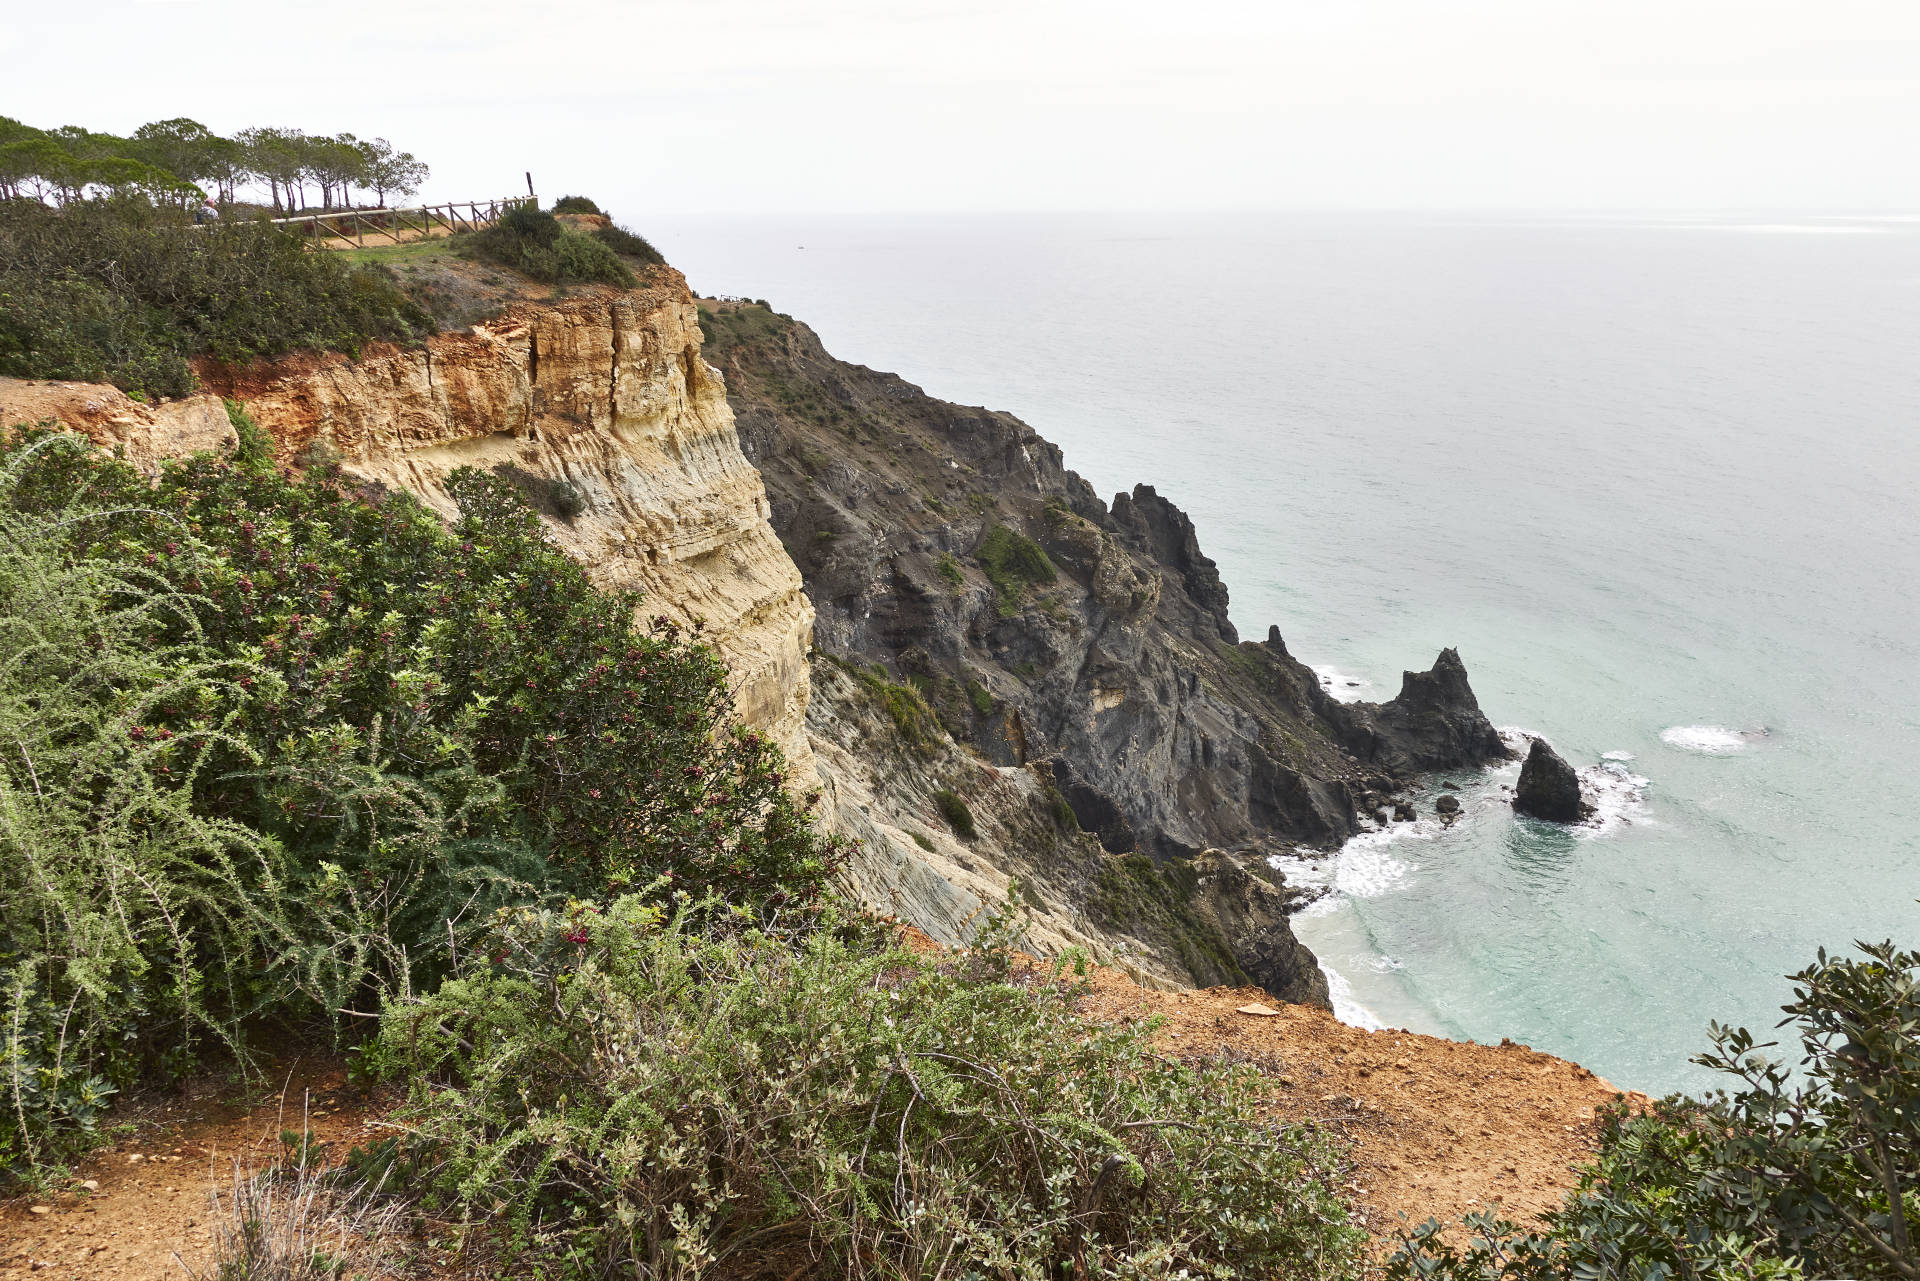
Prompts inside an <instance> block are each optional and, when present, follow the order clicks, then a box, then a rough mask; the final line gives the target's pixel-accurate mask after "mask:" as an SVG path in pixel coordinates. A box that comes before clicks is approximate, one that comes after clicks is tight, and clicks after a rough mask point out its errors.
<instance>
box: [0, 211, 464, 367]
mask: <svg viewBox="0 0 1920 1281" xmlns="http://www.w3.org/2000/svg"><path fill="white" fill-rule="evenodd" d="M433 328H434V325H433V320H432V318H431V317H430V316H429V315H428V314H427V313H426V312H425V311H424V310H423V309H421V308H420V307H419V306H418V305H417V304H415V303H414V302H413V301H412V300H411V299H409V298H408V297H407V296H406V295H405V293H403V292H402V291H401V289H400V288H399V287H398V286H397V285H395V284H394V283H393V282H392V281H391V280H390V279H388V278H387V277H386V276H385V275H383V274H381V273H380V272H378V271H376V270H375V269H373V268H370V267H355V266H351V265H349V264H348V263H347V262H346V261H344V260H343V259H342V258H340V257H339V256H338V255H334V254H326V253H314V252H311V251H309V250H308V249H307V248H305V247H304V245H303V244H302V242H301V241H300V239H299V237H297V236H295V235H292V234H290V233H288V232H284V231H281V230H279V229H277V228H275V227H272V226H270V225H268V224H265V223H251V222H234V223H223V224H220V225H217V226H213V227H201V228H194V227H191V226H185V225H181V224H179V223H176V222H173V221H169V220H168V219H167V218H165V217H164V216H162V215H161V214H160V213H158V212H156V211H155V210H154V209H152V208H151V207H148V206H144V205H138V204H131V203H126V202H119V203H109V202H81V203H75V204H69V205H68V206H66V207H65V208H63V209H50V208H47V207H45V206H43V205H41V204H39V203H38V202H36V201H31V200H10V201H0V374H5V375H9V376H12V377H16V378H72V379H79V380H89V381H100V380H105V381H108V382H111V383H113V384H114V385H115V386H118V387H120V388H122V389H124V390H127V391H130V392H131V391H137V392H141V393H143V394H145V395H149V396H152V395H167V396H179V395H184V394H186V393H187V392H189V391H191V390H192V388H193V375H192V371H191V369H190V367H189V365H188V361H189V359H190V358H191V357H194V356H199V355H207V356H212V357H213V358H215V359H217V360H221V361H227V362H237V361H245V360H250V359H253V358H255V357H263V356H264V357H272V356H278V355H281V354H283V353H285V352H288V351H293V350H297V349H320V350H330V351H345V352H348V353H358V351H359V350H360V348H361V346H362V345H364V344H365V343H367V342H369V341H371V340H373V339H376V338H378V339H389V340H393V341H407V340H410V339H414V338H418V337H421V336H423V335H425V334H429V333H432V332H433Z"/></svg>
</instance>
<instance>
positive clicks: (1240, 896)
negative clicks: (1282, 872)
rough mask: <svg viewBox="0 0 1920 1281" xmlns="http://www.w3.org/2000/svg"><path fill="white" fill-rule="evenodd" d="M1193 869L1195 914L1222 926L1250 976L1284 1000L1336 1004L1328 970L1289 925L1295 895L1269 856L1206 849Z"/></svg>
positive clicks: (1221, 930) (1308, 1003) (1230, 944)
mask: <svg viewBox="0 0 1920 1281" xmlns="http://www.w3.org/2000/svg"><path fill="white" fill-rule="evenodd" d="M1193 870H1194V872H1195V874H1196V876H1197V878H1198V883H1197V885H1196V888H1195V893H1194V896H1193V905H1194V911H1195V913H1196V915H1198V916H1199V917H1201V919H1203V920H1205V921H1207V922H1209V923H1210V924H1212V925H1213V926H1214V927H1215V928H1216V929H1217V930H1218V931H1219V933H1220V935H1221V937H1222V938H1224V939H1225V940H1226V941H1227V945H1228V946H1229V947H1231V948H1232V949H1233V955H1234V959H1235V960H1236V961H1238V962H1239V965H1240V968H1241V969H1243V970H1245V971H1246V973H1247V977H1249V978H1251V979H1252V980H1253V981H1254V982H1255V983H1258V984H1259V985H1260V986H1261V987H1263V988H1265V989H1266V990H1267V991H1269V992H1271V993H1273V994H1274V995H1275V996H1277V997H1279V998H1280V999H1281V1000H1284V1001H1293V1002H1296V1003H1298V1004H1301V1005H1318V1006H1322V1007H1326V1008H1331V1002H1330V998H1329V996H1328V994H1327V976H1326V974H1325V973H1324V972H1323V971H1322V970H1321V969H1320V963H1319V961H1317V960H1316V959H1314V955H1313V953H1312V952H1311V951H1309V950H1308V949H1307V947H1306V945H1305V944H1303V943H1301V942H1300V941H1299V940H1298V939H1296V938H1295V937H1294V936H1293V931H1292V929H1291V928H1289V927H1288V925H1287V914H1288V913H1289V912H1290V911H1291V910H1292V908H1293V897H1294V896H1293V894H1292V893H1291V892H1289V891H1288V890H1287V889H1286V888H1285V883H1284V882H1283V881H1282V880H1281V879H1280V878H1279V877H1278V876H1276V875H1274V873H1273V872H1272V871H1271V870H1270V869H1268V868H1267V866H1266V865H1265V863H1264V861H1260V860H1252V859H1239V858H1236V857H1234V856H1233V855H1231V854H1228V853H1225V852H1223V851H1221V850H1204V851H1202V852H1201V853H1200V855H1199V856H1198V857H1197V858H1195V859H1194V860H1193Z"/></svg>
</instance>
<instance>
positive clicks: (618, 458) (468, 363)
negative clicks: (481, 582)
mask: <svg viewBox="0 0 1920 1281" xmlns="http://www.w3.org/2000/svg"><path fill="white" fill-rule="evenodd" d="M202 377H203V380H204V381H205V382H206V384H207V385H208V387H209V389H210V390H211V391H212V392H213V393H215V395H203V396H196V397H193V398H191V399H189V400H186V401H179V402H174V403H172V404H166V405H159V406H154V407H147V406H143V405H137V404H135V403H133V402H131V401H129V400H128V399H127V398H126V397H125V396H123V395H121V394H120V393H119V392H117V391H115V390H114V389H112V388H110V387H97V386H83V385H76V384H53V383H40V384H28V383H18V382H10V381H9V382H5V385H0V419H4V420H5V421H6V422H9V423H14V422H36V421H41V420H43V419H48V418H52V419H56V420H59V421H63V422H67V423H69V424H70V425H72V426H75V427H78V428H80V429H82V430H86V431H87V432H89V434H90V435H92V436H93V438H94V439H96V440H99V441H101V443H103V444H118V445H121V446H123V447H125V448H126V449H127V452H128V454H129V456H130V457H131V458H132V459H133V461H135V462H136V463H137V464H140V465H145V466H151V465H152V464H153V463H154V462H155V461H156V460H157V459H158V458H161V457H165V456H169V455H177V454H184V453H187V452H191V451H192V450H194V449H204V448H218V447H220V446H221V445H222V444H224V443H225V441H226V440H227V439H228V438H229V431H228V428H227V419H226V415H225V412H224V410H223V409H222V407H221V405H220V403H219V401H218V400H217V399H216V398H215V396H217V395H224V396H231V397H235V398H237V399H240V400H242V401H244V402H245V403H246V405H247V408H248V411H249V412H250V413H251V414H252V415H253V417H254V418H255V420H256V421H258V422H259V423H260V425H261V426H262V427H264V428H265V429H266V430H267V431H269V432H270V433H271V434H272V435H273V437H274V440H275V443H276V446H277V448H278V450H279V452H280V455H281V457H282V458H283V459H284V460H286V461H289V462H292V461H295V460H297V459H299V458H300V457H302V456H303V454H305V453H306V451H308V450H309V449H310V448H311V447H312V446H313V445H314V444H315V443H316V442H318V443H322V444H324V445H327V446H330V447H331V448H333V449H334V450H337V451H338V453H339V455H340V462H341V464H342V466H343V467H344V468H345V470H346V471H347V472H348V473H350V474H351V475H353V476H356V477H359V478H361V479H363V480H366V481H370V482H375V483H378V484H382V485H385V486H388V487H391V488H395V489H404V490H407V491H409V492H411V493H413V494H416V495H418V496H419V497H420V498H421V499H422V500H424V501H425V502H427V503H428V504H429V505H431V506H433V507H434V508H436V509H437V510H440V511H442V512H445V513H449V514H450V513H451V512H452V511H453V504H452V501H451V500H450V499H449V498H448V497H447V493H446V488H445V484H446V479H447V476H448V474H449V473H451V472H452V471H453V470H454V469H455V468H458V467H461V466H476V467H481V468H485V469H498V470H503V471H505V472H506V474H508V475H511V476H514V477H515V478H517V479H518V480H520V481H521V482H522V483H523V485H524V486H525V487H526V488H527V489H528V492H529V493H530V494H531V495H533V496H534V497H536V499H537V498H538V497H539V496H541V495H543V494H549V493H551V483H552V482H557V481H564V482H566V483H568V484H570V485H571V486H573V488H574V490H575V491H577V493H578V494H579V496H580V497H581V498H582V499H583V500H584V506H583V507H582V509H581V510H580V511H579V512H578V513H577V514H576V515H573V516H571V517H566V516H562V515H560V514H559V513H558V512H557V511H551V510H550V511H549V512H548V513H547V515H548V524H549V527H550V528H551V530H552V533H553V536H554V538H555V539H556V540H557V541H558V542H559V543H560V545H561V546H562V547H564V548H565V549H566V551H567V552H568V553H569V554H571V555H572V556H574V557H575V558H576V559H577V560H579V561H580V562H581V563H582V564H583V565H585V566H586V567H587V569H588V571H589V572H590V573H591V574H592V576H593V577H594V579H595V580H596V581H598V582H600V583H602V584H605V585H608V586H617V587H623V588H632V589H638V590H640V591H643V592H645V593H646V598H647V599H646V603H645V605H644V606H643V608H644V609H646V610H647V611H649V612H658V613H663V614H666V615H668V616H669V617H672V618H674V619H676V620H677V621H680V622H684V623H692V622H694V621H696V620H700V621H703V622H704V625H705V632H706V635H707V637H708V638H709V639H710V640H711V641H712V643H713V644H714V645H715V647H716V648H717V649H718V650H719V652H720V654H721V655H722V657H724V658H725V659H726V661H727V664H728V667H729V668H730V670H731V671H732V673H733V678H734V687H735V698H736V706H737V708H738V711H739V713H740V715H741V716H742V717H743V718H744V719H745V720H746V721H747V722H749V723H750V724H754V725H756V726H760V727H763V728H765V729H767V730H768V731H769V732H770V733H772V734H773V735H775V737H776V738H777V739H778V741H779V742H780V743H781V745H782V746H783V747H784V748H785V750H786V752H787V754H788V756H789V757H790V759H791V760H792V762H793V766H794V769H793V774H794V776H795V777H796V778H797V779H801V780H808V779H811V778H812V776H813V772H814V771H813V761H812V754H811V751H810V749H809V748H808V745H807V739H806V735H805V732H804V728H803V726H804V722H805V717H806V707H807V683H808V668H807V649H808V644H809V641H810V638H811V636H812V631H813V607H812V605H811V604H810V603H809V602H808V600H807V597H806V595H805V594H804V592H803V591H802V590H801V580H800V574H799V571H798V570H797V569H795V568H794V564H793V561H792V560H791V559H789V558H788V556H787V554H786V552H785V550H784V549H783V548H782V547H781V545H780V542H779V540H778V539H777V538H776V537H775V536H774V533H773V530H772V527H771V526H770V525H769V524H768V519H767V518H768V512H769V509H768V505H767V497H766V490H765V488H764V487H763V486H762V484H761V482H760V476H759V473H758V472H756V471H755V470H754V469H753V467H752V466H751V465H750V464H749V463H748V462H747V460H746V458H745V457H744V456H743V455H742V454H741V452H740V444H739V440H738V438H737V437H736V436H735V434H734V425H733V413H732V411H731V410H730V409H729V408H728V405H727V399H726V391H725V388H724V386H723V385H722V383H721V379H720V376H719V374H718V373H717V372H716V371H715V370H714V369H713V368H712V367H711V366H709V365H708V364H707V363H706V362H705V361H703V360H702V359H701V358H700V327H699V323H698V316H697V313H696V312H695V310H694V304H693V299H692V296H691V294H690V293H689V292H688V291H687V288H686V283H685V281H684V280H682V279H681V277H680V276H679V274H678V273H676V272H660V273H656V274H655V275H654V276H653V277H652V278H651V280H650V282H649V285H648V287H646V288H643V289H637V290H630V291H625V292H616V291H612V290H595V291H592V292H591V293H590V294H587V295H583V296H580V297H576V298H572V299H567V300H564V301H559V302H554V303H546V304H533V303H520V304H516V305H514V306H512V307H510V308H509V309H508V310H507V311H506V313H505V314H504V315H503V316H501V317H500V318H499V319H496V320H492V321H489V322H486V323H484V324H481V325H476V326H474V327H473V328H472V329H470V330H466V331H462V332H459V333H451V334H442V335H439V336H438V337H435V338H434V339H432V340H431V341H430V342H429V343H428V344H427V345H426V346H425V347H424V348H420V349H415V350H401V349H398V348H393V347H382V346H376V347H371V348H369V349H368V350H366V351H363V352H362V353H361V357H360V359H359V360H349V359H348V358H346V357H345V356H339V355H306V356H301V357H297V358H290V359H287V360H282V361H278V362H274V363H272V364H266V365H259V366H255V367H253V368H250V369H246V370H240V371H229V370H220V369H212V368H210V369H206V370H203V371H202Z"/></svg>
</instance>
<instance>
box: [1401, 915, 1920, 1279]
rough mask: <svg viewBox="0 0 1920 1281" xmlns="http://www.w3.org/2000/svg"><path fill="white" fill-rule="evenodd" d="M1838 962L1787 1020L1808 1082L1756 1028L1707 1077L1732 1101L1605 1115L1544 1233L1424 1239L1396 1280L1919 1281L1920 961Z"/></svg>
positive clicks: (1716, 1058) (1814, 968)
mask: <svg viewBox="0 0 1920 1281" xmlns="http://www.w3.org/2000/svg"><path fill="white" fill-rule="evenodd" d="M1861 952H1862V956H1861V957H1859V958H1842V957H1830V956H1828V955H1827V954H1826V953H1825V952H1824V951H1823V952H1821V953H1820V956H1819V958H1818V960H1817V961H1816V962H1815V963H1814V964H1813V965H1811V966H1809V967H1808V968H1807V969H1805V970H1802V971H1801V972H1800V973H1798V974H1796V975H1794V976H1793V982H1794V984H1795V988H1794V999H1793V1000H1792V1001H1791V1002H1789V1003H1788V1004H1787V1005H1786V1006H1784V1007H1783V1009H1784V1011H1785V1013H1786V1015H1787V1018H1786V1019H1785V1020H1784V1021H1783V1025H1785V1024H1792V1025H1793V1026H1794V1027H1795V1029H1796V1031H1797V1033H1798V1036H1799V1041H1800V1051H1801V1053H1800V1072H1799V1074H1798V1075H1797V1076H1795V1075H1791V1074H1789V1072H1788V1070H1787V1068H1786V1067H1785V1066H1784V1065H1783V1064H1781V1063H1779V1062H1776V1061H1774V1060H1771V1059H1769V1058H1768V1057H1767V1056H1766V1055H1765V1054H1764V1053H1762V1051H1763V1050H1765V1049H1766V1048H1768V1047H1767V1046H1765V1045H1760V1044H1757V1043H1756V1042H1755V1040H1754V1038H1753V1036H1752V1034H1751V1033H1749V1032H1748V1031H1747V1030H1746V1029H1745V1028H1727V1027H1722V1026H1719V1025H1717V1024H1716V1025H1714V1026H1713V1028H1712V1033H1711V1035H1712V1040H1713V1049H1712V1050H1710V1051H1709V1052H1707V1053H1705V1054H1702V1055H1699V1056H1698V1057H1696V1058H1695V1059H1694V1062H1696V1063H1699V1064H1701V1065H1703V1066H1705V1067H1710V1068H1713V1069H1715V1070H1716V1071H1719V1072H1722V1073H1725V1074H1726V1075H1727V1076H1729V1077H1731V1078H1732V1079H1733V1081H1734V1082H1735V1083H1736V1084H1737V1088H1736V1089H1735V1090H1734V1091H1733V1092H1731V1093H1728V1092H1716V1093H1714V1094H1712V1095H1709V1096H1707V1097H1706V1098H1704V1099H1692V1098H1684V1097H1678V1096H1676V1097H1674V1098H1669V1099H1666V1100H1663V1101H1661V1102H1660V1103H1657V1104H1655V1105H1653V1107H1652V1108H1651V1109H1649V1110H1648V1111H1646V1112H1645V1113H1644V1114H1640V1115H1636V1114H1634V1113H1633V1112H1631V1111H1629V1110H1628V1109H1627V1108H1626V1107H1624V1106H1621V1107H1618V1108H1615V1109H1613V1110H1612V1111H1610V1112H1609V1113H1607V1114H1606V1115H1605V1116H1603V1117H1602V1128H1601V1135H1600V1144H1599V1156H1598V1157H1597V1158H1596V1160H1595V1161H1594V1162H1593V1163H1592V1164H1591V1165H1590V1166H1588V1167H1587V1168H1586V1169H1585V1170H1584V1171H1583V1172H1582V1174H1581V1178H1580V1183H1579V1185H1578V1187H1576V1188H1575V1190H1574V1192H1573V1193H1572V1194H1571V1195H1570V1196H1569V1197H1568V1198H1567V1202H1566V1205H1565V1206H1564V1207H1563V1208H1562V1209H1560V1210H1559V1211H1558V1212H1556V1213H1555V1214H1553V1215H1551V1216H1549V1221H1548V1226H1547V1229H1546V1230H1545V1231H1543V1232H1523V1231H1521V1230H1520V1229H1519V1228H1518V1227H1516V1226H1515V1225H1514V1224H1511V1223H1505V1222H1500V1221H1496V1220H1492V1219H1487V1218H1482V1219H1478V1220H1475V1221H1473V1222H1471V1223H1469V1225H1468V1226H1469V1228H1470V1229H1471V1230H1472V1235H1473V1236H1474V1237H1476V1238H1477V1241H1476V1242H1475V1243H1473V1244H1472V1245H1471V1247H1470V1248H1469V1249H1467V1250H1464V1251H1463V1250H1461V1249H1460V1248H1459V1247H1458V1246H1456V1245H1453V1244H1449V1243H1448V1242H1447V1241H1446V1240H1445V1239H1444V1238H1443V1237H1442V1235H1441V1232H1442V1229H1441V1227H1440V1225H1439V1224H1437V1223H1428V1224H1426V1225H1424V1226H1423V1227H1422V1228H1420V1229H1419V1230H1417V1231H1416V1232H1414V1233H1413V1234H1412V1235H1411V1236H1410V1238H1409V1239H1408V1241H1407V1243H1406V1245H1405V1247H1404V1248H1403V1249H1402V1251H1401V1252H1400V1254H1399V1255H1397V1256H1396V1257H1395V1259H1394V1260H1393V1261H1392V1263H1391V1265H1390V1267H1389V1269H1388V1276H1389V1278H1391V1279H1392V1281H1412V1279H1414V1278H1435V1279H1436V1281H1536V1279H1538V1281H1563V1279H1564V1281H1586V1279H1587V1278H1596V1277H1597V1278H1609V1279H1611V1278H1622V1279H1623V1281H1626V1279H1633V1281H1637V1279H1638V1278H1642V1277H1647V1278H1652V1277H1672V1278H1680V1279H1681V1281H1695V1279H1698V1281H1709V1279H1712V1281H1720V1279H1721V1278H1746V1277H1752V1278H1791V1277H1798V1276H1800V1275H1803V1274H1804V1275H1806V1276H1810V1277H1812V1276H1827V1277H1831V1276H1848V1277H1886V1278H1893V1277H1899V1278H1914V1277H1920V1248H1917V1245H1916V1243H1920V952H1909V951H1902V950H1900V949H1897V948H1895V947H1894V946H1893V944H1891V943H1880V944H1874V945H1866V944H1863V945H1861Z"/></svg>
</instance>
